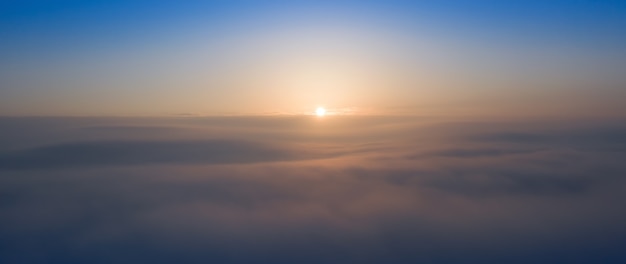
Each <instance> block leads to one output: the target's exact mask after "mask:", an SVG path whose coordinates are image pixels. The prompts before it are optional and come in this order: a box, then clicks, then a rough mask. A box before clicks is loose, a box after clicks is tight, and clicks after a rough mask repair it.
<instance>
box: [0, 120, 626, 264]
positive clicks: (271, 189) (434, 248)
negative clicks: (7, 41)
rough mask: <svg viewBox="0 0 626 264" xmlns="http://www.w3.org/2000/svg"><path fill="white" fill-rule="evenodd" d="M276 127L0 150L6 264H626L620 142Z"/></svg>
mask: <svg viewBox="0 0 626 264" xmlns="http://www.w3.org/2000/svg"><path fill="white" fill-rule="evenodd" d="M264 120H266V119H264V118H256V119H254V120H252V121H250V122H249V123H248V122H247V121H245V120H243V119H237V120H231V121H229V120H220V121H219V122H215V123H213V122H210V121H211V120H210V119H208V120H207V119H201V120H198V122H197V123H194V120H190V119H185V120H184V121H180V122H184V123H185V124H182V123H180V122H178V121H176V122H174V123H172V121H171V120H167V121H161V122H163V123H162V124H159V122H156V121H152V122H155V123H150V124H147V125H146V127H147V128H146V130H144V129H141V128H140V129H134V128H133V129H129V130H127V129H125V128H123V129H117V128H115V129H109V128H106V127H108V126H114V127H117V126H120V125H119V123H120V121H119V120H115V121H114V122H113V121H106V122H104V121H102V120H100V121H90V122H88V123H89V124H88V125H87V127H90V128H89V129H84V127H86V126H85V125H84V124H82V123H81V124H79V125H76V124H69V123H72V122H68V124H66V125H67V126H65V127H63V125H61V124H59V123H62V122H61V121H58V122H53V121H47V122H51V123H52V124H53V125H52V126H50V125H37V126H35V127H40V129H38V130H36V131H31V133H32V135H28V136H33V137H34V138H45V137H46V135H50V133H48V132H49V130H47V129H46V127H54V130H55V131H64V133H63V134H62V135H60V134H54V133H52V134H53V135H56V136H54V137H48V138H46V140H44V141H43V142H42V143H41V142H36V144H34V143H32V142H25V141H20V142H17V143H15V144H14V145H13V146H14V147H12V148H5V149H3V151H2V153H3V154H2V156H1V157H0V168H2V171H1V173H0V262H2V263H25V262H28V263H113V262H114V263H122V262H132V263H171V262H185V263H206V262H215V263H279V264H280V263H294V262H297V263H422V262H424V263H468V262H471V263H572V262H576V261H579V262H582V263H596V262H598V261H600V262H602V263H623V261H624V260H626V255H624V254H623V250H622V249H623V246H624V245H626V241H624V239H623V238H624V237H626V233H625V232H624V230H626V228H625V226H624V223H626V213H625V212H624V210H623V201H624V199H626V195H624V194H625V193H626V179H625V178H624V175H626V165H624V163H623V160H624V158H625V157H624V155H625V153H624V152H620V151H609V150H611V148H610V147H613V149H615V148H616V146H620V144H622V143H621V142H622V141H621V140H622V137H621V136H619V129H615V127H619V125H610V124H609V125H598V124H575V125H572V124H568V125H559V126H556V127H553V129H550V130H546V129H544V126H537V125H536V124H534V125H533V124H524V123H521V124H517V126H503V125H501V124H492V125H485V124H481V125H480V130H476V129H475V128H474V127H473V126H475V124H473V123H472V122H468V123H466V124H455V126H456V127H457V128H458V129H454V130H450V129H449V127H447V126H449V124H442V125H429V126H424V125H421V124H419V122H418V121H410V120H406V119H403V120H400V121H398V120H397V119H394V118H391V120H385V119H384V118H382V117H377V118H375V119H372V120H367V119H360V120H356V121H352V122H349V123H348V124H340V123H337V124H331V125H329V124H328V122H327V123H325V124H320V126H319V127H313V125H312V124H310V123H306V122H305V121H303V120H300V121H289V122H286V121H285V122H284V123H283V122H282V121H275V120H273V119H270V120H269V121H267V122H265V121H264ZM329 120H330V119H329ZM108 122H113V123H114V125H111V124H110V123H108ZM412 122H414V123H412ZM296 124H301V125H302V126H304V127H300V126H299V125H296ZM305 124H306V125H305ZM354 125H357V127H358V131H355V132H350V129H349V127H350V126H354ZM5 126H7V125H6V124H5ZM170 126H171V127H176V130H177V131H178V132H176V133H174V134H166V135H159V137H160V138H157V137H152V138H150V139H141V138H137V137H138V136H139V134H142V133H145V134H146V135H145V136H146V137H148V136H150V135H152V134H151V133H152V132H150V131H152V130H150V129H149V128H152V127H162V128H164V129H158V130H159V131H169V129H167V128H168V127H170ZM59 127H62V129H59ZM99 128H104V129H102V130H100V129H99ZM48 129H50V128H48ZM315 129H318V130H315ZM14 130H17V129H14ZM207 131H209V133H206V132H207ZM450 131H452V132H454V133H452V132H450ZM589 131H594V132H593V133H592V132H589ZM93 133H96V134H97V138H96V139H97V140H91V141H89V140H85V139H89V138H90V137H91V136H93ZM124 133H126V134H129V135H124ZM167 133H170V132H167ZM220 133H221V134H220ZM509 133H513V134H517V135H519V134H529V135H534V136H532V137H522V138H524V140H519V137H512V138H511V137H508V136H504V137H502V136H494V135H505V134H509ZM66 134H71V135H72V138H71V139H68V137H67V136H65V135H66ZM131 134H132V135H131ZM148 134H150V135H148ZM255 134H260V135H263V136H259V137H255ZM416 134H417V135H419V136H415V135H416ZM607 135H614V136H607ZM18 136H19V135H18V134H16V135H15V137H18ZM191 136H193V139H185V138H186V137H191ZM218 136H221V138H227V139H216V138H219V137H218ZM538 138H541V139H538ZM562 138H567V139H568V140H565V141H560V139H562ZM531 139H532V140H531Z"/></svg>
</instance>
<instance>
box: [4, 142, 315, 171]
mask: <svg viewBox="0 0 626 264" xmlns="http://www.w3.org/2000/svg"><path fill="white" fill-rule="evenodd" d="M315 157H320V155H315V154H313V153H310V152H307V151H304V150H290V149H288V148H285V147H279V146H271V145H268V144H259V143H254V142H247V141H238V140H204V141H99V142H78V143H66V144H58V145H52V146H44V147H38V148H32V149H27V150H21V151H12V152H7V153H2V154H0V169H4V170H24V169H57V168H74V167H97V166H123V165H142V164H161V163H165V164H167V163H182V164H191V163H204V164H232V163H256V162H272V161H286V160H299V159H308V158H315Z"/></svg>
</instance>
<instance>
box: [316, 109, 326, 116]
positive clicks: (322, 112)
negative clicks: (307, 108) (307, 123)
mask: <svg viewBox="0 0 626 264" xmlns="http://www.w3.org/2000/svg"><path fill="white" fill-rule="evenodd" d="M315 114H316V115H317V116H320V117H321V116H325V115H326V109H324V107H318V108H317V109H315Z"/></svg>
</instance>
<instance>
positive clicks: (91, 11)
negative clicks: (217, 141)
mask: <svg viewBox="0 0 626 264" xmlns="http://www.w3.org/2000/svg"><path fill="white" fill-rule="evenodd" d="M0 39H2V41H0V58H1V60H0V115H5V116H12V115H18V116H21V115H53V116H54V115H61V116H63V115H70V116H72V115H87V116H90V115H116V116H120V115H121V116H132V115H142V116H145V115H157V116H162V115H180V114H192V115H220V114H253V115H257V114H281V113H282V114H299V113H309V112H311V111H312V110H313V109H315V107H317V106H319V105H323V106H326V107H327V108H329V110H330V111H331V112H333V111H334V112H350V113H361V114H371V113H397V112H402V113H411V114H422V113H439V112H452V113H461V112H462V113H468V112H469V113H482V114H485V113H486V114H493V113H507V114H514V113H515V114H537V113H540V114H550V113H567V114H569V115H585V114H594V115H611V116H614V115H623V113H624V112H626V111H625V110H626V109H625V107H624V106H623V105H624V104H623V102H624V100H625V99H626V88H625V87H626V77H624V74H623V69H626V2H624V1H611V0H606V1H592V0H580V1H565V0H557V1H528V0H525V1H496V0H492V1H450V0H446V1H184V2H182V1H52V0H50V1H48V0H42V1H2V3H0Z"/></svg>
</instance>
